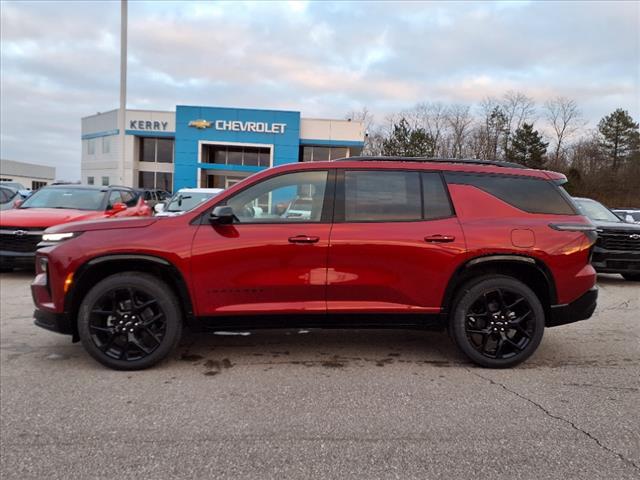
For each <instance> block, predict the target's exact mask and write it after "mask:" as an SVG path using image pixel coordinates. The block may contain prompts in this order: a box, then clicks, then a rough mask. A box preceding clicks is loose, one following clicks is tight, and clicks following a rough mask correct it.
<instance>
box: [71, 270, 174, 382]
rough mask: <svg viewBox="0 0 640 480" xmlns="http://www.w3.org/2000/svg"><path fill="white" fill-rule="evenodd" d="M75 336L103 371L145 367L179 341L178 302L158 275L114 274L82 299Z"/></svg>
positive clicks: (160, 357) (170, 349)
mask: <svg viewBox="0 0 640 480" xmlns="http://www.w3.org/2000/svg"><path fill="white" fill-rule="evenodd" d="M78 333H79V334H80V340H81V341H82V345H84V348H85V349H86V350H87V352H88V353H89V355H91V356H92V357H93V358H95V359H96V360H97V361H99V362H100V363H102V364H103V365H105V366H107V367H110V368H113V369H116V370H141V369H144V368H149V367H151V366H153V365H155V364H157V363H158V362H160V361H162V360H163V359H164V358H166V357H167V355H169V353H170V352H171V351H172V350H173V349H174V348H175V346H176V345H177V344H178V342H179V341H180V337H181V335H182V313H181V310H180V304H179V303H178V300H177V299H176V296H175V295H174V293H173V291H172V290H171V288H169V287H168V286H167V284H165V283H164V282H162V281H161V280H159V279H158V278H157V277H154V276H152V275H148V274H145V273H140V272H125V273H118V274H116V275H111V276H109V277H107V278H105V279H104V280H101V281H100V282H99V283H97V284H96V285H95V286H94V287H93V288H92V289H91V290H90V291H89V293H87V295H86V296H85V297H84V299H83V300H82V303H81V305H80V309H79V313H78Z"/></svg>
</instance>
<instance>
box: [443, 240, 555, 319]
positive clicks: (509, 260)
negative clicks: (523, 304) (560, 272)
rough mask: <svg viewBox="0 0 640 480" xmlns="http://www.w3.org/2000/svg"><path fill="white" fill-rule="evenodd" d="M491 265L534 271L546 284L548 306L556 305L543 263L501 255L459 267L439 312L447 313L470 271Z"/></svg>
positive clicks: (549, 272) (546, 269)
mask: <svg viewBox="0 0 640 480" xmlns="http://www.w3.org/2000/svg"><path fill="white" fill-rule="evenodd" d="M492 265H496V266H498V265H520V266H526V267H527V268H532V269H535V270H536V271H538V272H539V273H540V274H541V275H542V277H543V278H544V280H545V282H546V284H547V293H548V295H549V306H551V305H555V304H556V303H557V299H558V296H557V292H556V284H555V280H554V279H553V275H552V274H551V271H550V270H549V267H547V265H546V264H545V263H544V262H543V261H541V260H539V259H536V258H533V257H529V256H527V255H521V254H516V253H514V254H504V253H501V254H489V255H482V256H478V257H474V258H472V259H470V260H467V261H466V262H464V263H463V264H461V265H459V266H458V268H456V270H455V272H454V273H453V275H452V276H451V279H450V280H449V283H448V284H447V288H446V290H445V292H444V297H443V299H442V306H441V312H442V313H448V311H449V308H450V306H451V303H452V302H453V296H454V294H455V292H456V290H457V288H458V287H459V286H460V284H461V283H462V282H464V281H465V280H466V278H467V275H468V272H469V270H470V269H473V268H474V267H483V266H487V267H490V266H492Z"/></svg>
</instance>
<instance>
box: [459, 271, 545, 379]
mask: <svg viewBox="0 0 640 480" xmlns="http://www.w3.org/2000/svg"><path fill="white" fill-rule="evenodd" d="M514 302H515V303H514ZM453 305H454V306H453V310H452V314H451V317H450V319H449V334H450V336H451V338H452V339H453V341H454V343H455V344H456V346H457V347H458V348H459V349H460V351H461V352H462V353H463V354H464V355H466V356H467V357H468V358H469V359H470V360H471V361H472V362H474V363H476V364H478V365H480V366H482V367H488V368H508V367H513V366H514V365H517V364H519V363H521V362H523V361H525V360H526V359H527V358H529V357H530V356H531V355H532V354H533V353H534V352H535V351H536V349H537V348H538V346H539V345H540V342H541V341H542V335H543V333H544V326H545V317H544V309H543V307H542V304H541V303H540V300H539V299H538V297H537V296H536V294H535V293H534V292H533V291H532V290H531V289H530V288H529V287H528V286H526V285H525V284H524V283H522V282H520V281H519V280H516V279H514V278H512V277H508V276H504V275H489V276H485V277H480V278H477V279H474V280H471V281H470V282H467V283H466V284H464V285H463V287H462V288H461V289H460V292H459V293H458V294H457V295H456V298H455V300H454V304H453ZM492 322H493V323H492Z"/></svg>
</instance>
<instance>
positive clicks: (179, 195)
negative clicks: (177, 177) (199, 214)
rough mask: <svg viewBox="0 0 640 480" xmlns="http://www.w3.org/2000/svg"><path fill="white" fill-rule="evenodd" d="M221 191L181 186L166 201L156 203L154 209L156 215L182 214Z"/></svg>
mask: <svg viewBox="0 0 640 480" xmlns="http://www.w3.org/2000/svg"><path fill="white" fill-rule="evenodd" d="M222 191H223V189H222V188H181V189H180V190H178V191H177V192H176V193H175V194H174V195H173V197H171V199H170V200H169V201H168V202H166V203H158V204H156V206H155V207H154V211H155V213H156V216H158V217H173V216H175V215H182V214H183V213H185V212H188V211H189V210H192V209H193V208H195V207H197V206H198V205H200V204H201V203H202V202H205V201H207V200H209V199H210V198H212V197H214V196H216V195H218V194H219V193H220V192H222Z"/></svg>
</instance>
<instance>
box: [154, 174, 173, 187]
mask: <svg viewBox="0 0 640 480" xmlns="http://www.w3.org/2000/svg"><path fill="white" fill-rule="evenodd" d="M155 188H157V189H159V190H166V191H167V192H170V191H172V190H173V174H171V173H170V172H157V173H156V186H155Z"/></svg>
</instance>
